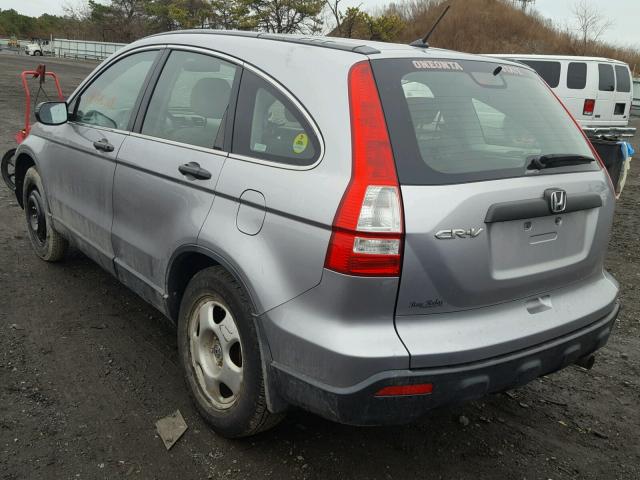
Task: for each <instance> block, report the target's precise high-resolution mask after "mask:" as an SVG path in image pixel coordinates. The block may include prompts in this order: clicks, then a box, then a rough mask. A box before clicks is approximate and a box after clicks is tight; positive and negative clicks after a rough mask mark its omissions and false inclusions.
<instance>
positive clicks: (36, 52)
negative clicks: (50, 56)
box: [33, 50, 42, 57]
mask: <svg viewBox="0 0 640 480" xmlns="http://www.w3.org/2000/svg"><path fill="white" fill-rule="evenodd" d="M33 55H34V56H36V57H41V56H42V52H41V51H40V50H36V51H35V52H33Z"/></svg>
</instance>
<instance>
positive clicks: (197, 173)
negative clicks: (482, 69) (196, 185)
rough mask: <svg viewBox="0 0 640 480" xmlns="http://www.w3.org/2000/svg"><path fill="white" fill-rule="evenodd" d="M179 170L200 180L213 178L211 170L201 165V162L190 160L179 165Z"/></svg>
mask: <svg viewBox="0 0 640 480" xmlns="http://www.w3.org/2000/svg"><path fill="white" fill-rule="evenodd" d="M178 171H179V172H180V173H181V174H183V175H190V176H192V177H194V178H197V179H199V180H209V179H210V178H211V172H210V171H209V170H206V169H204V168H202V167H201V166H200V164H199V163H196V162H189V163H185V164H184V165H180V166H179V167H178Z"/></svg>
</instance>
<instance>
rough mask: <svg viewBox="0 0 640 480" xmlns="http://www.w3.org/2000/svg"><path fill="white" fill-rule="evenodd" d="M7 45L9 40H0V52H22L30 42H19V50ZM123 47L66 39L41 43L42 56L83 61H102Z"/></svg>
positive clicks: (117, 44) (106, 43)
mask: <svg viewBox="0 0 640 480" xmlns="http://www.w3.org/2000/svg"><path fill="white" fill-rule="evenodd" d="M8 43H9V39H7V38H0V50H12V51H14V52H16V53H17V52H24V47H25V46H26V45H27V44H29V43H30V42H29V41H28V40H20V46H19V48H9V46H8ZM125 45H126V43H111V42H90V41H85V40H70V39H66V38H56V39H54V40H53V42H49V41H46V43H45V42H43V43H41V46H42V53H43V54H44V55H54V56H56V57H62V58H82V59H85V60H104V59H105V58H107V57H108V56H109V55H111V54H113V53H115V52H116V51H118V50H119V49H121V48H122V47H124V46H125Z"/></svg>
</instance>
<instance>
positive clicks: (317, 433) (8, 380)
mask: <svg viewBox="0 0 640 480" xmlns="http://www.w3.org/2000/svg"><path fill="white" fill-rule="evenodd" d="M36 63H37V60H36V59H30V58H25V57H23V56H13V55H7V54H0V105H1V106H2V109H1V112H2V117H1V118H0V152H4V151H5V150H7V149H8V148H9V147H10V146H12V135H13V133H14V131H15V130H16V129H17V126H18V125H19V124H20V121H21V118H22V117H21V115H22V112H23V97H22V92H21V89H20V88H19V83H18V73H19V72H20V71H21V70H23V69H26V68H27V67H29V66H32V65H35V64H36ZM47 64H48V65H49V67H50V69H51V70H55V71H56V72H58V73H59V74H60V76H61V79H62V82H63V84H64V86H65V87H66V88H65V93H69V92H70V91H71V87H72V86H75V85H76V84H77V83H78V82H79V81H80V80H81V79H82V78H83V77H84V76H85V75H86V74H87V73H88V72H89V71H90V70H91V69H92V68H93V65H92V64H89V63H86V64H85V63H80V62H70V61H69V62H65V61H60V60H58V61H54V60H52V59H48V60H47ZM635 123H636V125H638V124H640V122H638V121H636V122H635ZM638 126H640V125H638ZM637 144H638V143H637V142H636V145H637ZM639 206H640V166H637V165H636V166H635V167H634V170H632V173H631V178H630V179H629V181H628V183H627V187H626V191H625V195H624V197H623V199H622V200H621V201H620V203H619V205H618V209H617V215H616V222H615V228H614V234H613V237H612V241H611V244H610V251H609V256H608V261H607V266H608V268H609V269H610V270H611V271H612V272H613V274H614V275H615V276H616V277H617V278H618V280H619V281H620V283H621V287H622V301H623V304H624V310H623V313H622V314H621V316H620V319H619V322H618V327H617V330H616V332H615V334H614V336H613V338H612V339H611V341H610V343H609V345H608V346H607V347H606V348H605V349H604V350H603V351H602V352H601V353H600V355H599V357H598V361H597V362H596V365H595V367H594V368H593V370H591V371H589V372H587V371H585V370H582V369H580V368H578V367H569V368H567V369H565V370H564V371H562V372H559V373H557V374H554V375H550V376H549V377H546V378H542V379H540V380H538V381H535V382H533V383H532V384H530V385H529V386H527V387H524V388H521V389H518V390H516V391H513V392H509V393H507V394H499V395H494V396H491V397H489V398H486V399H485V400H484V401H481V402H474V403H470V404H466V405H463V406H460V407H451V408H446V409H440V410H438V411H434V412H433V413H432V414H431V415H429V416H428V417H427V418H424V419H423V420H422V421H421V422H419V423H417V424H414V425H410V426H403V427H394V428H367V429H365V428H352V427H346V426H341V425H337V424H333V423H330V422H327V421H325V420H322V419H320V418H317V417H315V416H313V415H310V414H307V413H304V412H299V411H295V412H292V413H291V414H290V415H289V416H288V418H287V420H286V421H285V422H284V423H283V424H282V425H281V426H280V427H278V428H277V429H275V430H273V431H271V432H268V433H266V434H263V435H262V436H259V437H257V438H254V439H251V440H246V441H228V440H224V439H222V438H220V437H218V436H216V435H215V434H214V433H212V432H211V431H210V430H209V429H208V428H207V426H206V425H205V424H204V422H203V421H202V420H201V419H200V417H199V416H198V414H197V413H196V411H195V409H194V408H193V406H192V405H191V403H190V401H189V398H188V396H187V393H186V390H185V387H184V385H183V381H182V377H181V374H180V369H179V366H178V356H177V350H176V338H175V337H176V335H175V332H174V330H173V328H172V327H171V325H169V324H168V322H166V321H163V320H162V319H161V318H160V315H159V314H158V313H157V312H156V311H155V310H154V309H153V308H152V307H150V306H148V305H146V304H145V303H144V302H143V301H142V300H140V299H139V298H138V297H136V296H135V295H134V294H133V293H131V292H129V291H128V290H127V289H126V288H125V287H123V286H122V285H120V284H119V283H118V282H117V281H116V280H115V279H114V278H112V277H111V276H109V275H108V274H107V273H105V272H103V271H102V270H101V269H100V268H99V267H98V266H96V265H95V264H93V263H92V262H91V261H89V260H87V258H85V257H84V256H83V255H82V254H80V253H78V252H72V253H71V254H70V255H69V258H68V259H67V260H66V261H65V262H64V263H61V264H56V265H50V264H46V263H44V262H41V261H40V260H38V259H37V258H36V257H35V255H34V254H33V253H32V252H31V248H30V246H29V241H28V239H27V237H26V232H25V227H24V220H23V212H22V210H21V209H20V208H19V206H18V205H17V203H16V201H15V199H14V197H13V195H12V193H11V192H10V191H9V190H8V189H6V188H5V187H4V185H2V186H1V187H0V477H2V478H3V479H26V478H29V479H31V478H46V479H51V478H65V479H66V478H72V479H76V478H119V477H127V478H182V479H191V478H194V479H195V478H224V479H236V478H275V479H283V478H308V479H328V478H340V479H342V478H344V479H373V478H385V479H386V478H403V479H407V478H444V479H449V478H456V479H462V478H473V479H478V478H480V479H485V478H486V479H489V478H492V479H493V478H517V479H524V478H526V479H538V478H540V479H549V478H552V479H554V480H555V479H569V478H580V479H583V478H588V479H596V478H597V479H603V478H607V479H612V478H616V479H638V478H640V440H639V430H640V409H639V407H638V405H639V403H640V380H639V378H638V374H639V373H640V341H639V338H638V334H639V333H640V329H639V326H640V324H639V320H638V319H639V317H638V311H639V309H640V302H639V298H640V238H639V233H640V229H639V225H640V210H639ZM175 409H180V411H181V412H182V414H183V415H184V417H185V419H186V421H187V423H188V425H189V430H188V431H187V433H186V434H185V436H184V437H183V438H182V439H181V440H180V441H179V442H178V443H177V444H176V446H175V447H174V448H173V449H172V450H171V451H170V452H166V451H165V449H164V446H163V445H162V442H161V441H160V439H159V438H158V437H157V436H156V434H155V428H154V422H155V421H156V420H157V419H158V418H160V417H163V416H165V415H167V414H169V413H171V412H172V411H174V410H175ZM467 420H468V422H467Z"/></svg>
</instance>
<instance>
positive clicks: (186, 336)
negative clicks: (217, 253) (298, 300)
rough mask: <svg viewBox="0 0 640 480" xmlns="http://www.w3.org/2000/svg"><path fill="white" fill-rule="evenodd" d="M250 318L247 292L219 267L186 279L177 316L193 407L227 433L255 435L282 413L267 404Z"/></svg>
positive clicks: (275, 421)
mask: <svg viewBox="0 0 640 480" xmlns="http://www.w3.org/2000/svg"><path fill="white" fill-rule="evenodd" d="M253 322H254V321H253V316H252V307H251V304H250V302H249V300H248V298H247V295H246V293H245V292H244V290H243V288H242V287H241V285H240V284H239V283H238V282H237V281H236V280H235V279H234V278H233V277H232V276H231V275H230V274H229V273H228V272H227V271H226V270H224V269H223V268H222V267H219V266H216V267H210V268H207V269H205V270H202V271H200V272H199V273H197V274H196V275H195V276H194V277H193V278H192V279H191V281H190V282H189V285H188V286H187V289H186V291H185V293H184V296H183V297H182V302H181V304H180V314H179V319H178V349H179V352H180V360H181V362H182V367H183V370H184V374H185V380H186V383H187V387H188V389H189V393H190V394H191V397H192V398H193V400H194V402H195V404H196V407H197V408H198V411H199V412H200V414H201V415H202V416H203V417H204V419H205V420H206V421H207V422H208V423H209V424H210V425H211V427H212V428H213V430H215V431H216V432H217V433H218V434H220V435H222V436H223V437H226V438H239V437H248V436H251V435H255V434H257V433H260V432H262V431H265V430H267V429H269V428H272V427H274V426H275V425H276V424H277V423H278V422H279V421H280V420H281V419H282V418H283V416H282V415H274V414H272V413H271V412H269V410H268V409H267V402H266V397H265V387H264V377H263V372H262V361H261V356H260V346H259V343H258V336H257V332H256V328H255V325H254V323H253ZM225 382H227V383H229V385H227V384H226V383H225Z"/></svg>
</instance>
